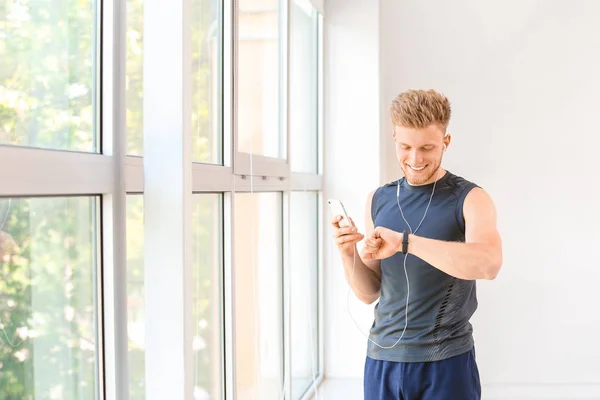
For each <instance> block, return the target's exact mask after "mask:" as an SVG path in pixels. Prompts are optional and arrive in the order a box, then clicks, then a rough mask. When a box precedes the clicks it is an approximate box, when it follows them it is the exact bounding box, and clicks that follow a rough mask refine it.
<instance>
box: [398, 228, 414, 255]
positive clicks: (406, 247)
mask: <svg viewBox="0 0 600 400" xmlns="http://www.w3.org/2000/svg"><path fill="white" fill-rule="evenodd" d="M414 238H415V235H414V234H412V233H409V232H406V233H405V232H400V245H399V246H398V253H402V254H408V253H410V252H411V249H412V246H411V245H412V242H413V240H414ZM405 242H406V243H405Z"/></svg>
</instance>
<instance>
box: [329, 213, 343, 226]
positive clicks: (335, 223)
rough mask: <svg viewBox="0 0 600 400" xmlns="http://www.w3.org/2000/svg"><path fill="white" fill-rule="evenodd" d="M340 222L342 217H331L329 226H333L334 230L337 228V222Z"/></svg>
mask: <svg viewBox="0 0 600 400" xmlns="http://www.w3.org/2000/svg"><path fill="white" fill-rule="evenodd" d="M341 220H342V216H341V215H336V216H335V217H333V219H332V220H331V225H333V227H334V228H339V227H340V225H339V222H340V221H341Z"/></svg>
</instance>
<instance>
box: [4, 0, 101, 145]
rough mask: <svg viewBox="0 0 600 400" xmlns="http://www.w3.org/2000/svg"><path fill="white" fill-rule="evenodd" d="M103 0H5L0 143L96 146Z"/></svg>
mask: <svg viewBox="0 0 600 400" xmlns="http://www.w3.org/2000/svg"><path fill="white" fill-rule="evenodd" d="M97 9H98V2H96V1H93V0H87V1H86V0H83V1H77V2H64V1H37V2H24V1H17V0H6V1H4V2H3V4H2V6H0V15H1V20H2V23H1V24H0V37H1V38H2V41H1V42H0V144H11V145H18V146H32V147H43V148H52V149H61V150H75V151H87V152H96V151H98V150H99V146H98V144H99V137H100V135H99V131H98V122H99V119H98V114H99V112H98V110H99V101H98V97H99V93H100V90H99V88H98V82H99V79H98V77H99V74H98V73H97V71H98V68H97V66H98V65H99V63H98V46H97V43H98V40H97V38H98V35H97V34H98V32H99V24H98V18H97V16H98V13H97Z"/></svg>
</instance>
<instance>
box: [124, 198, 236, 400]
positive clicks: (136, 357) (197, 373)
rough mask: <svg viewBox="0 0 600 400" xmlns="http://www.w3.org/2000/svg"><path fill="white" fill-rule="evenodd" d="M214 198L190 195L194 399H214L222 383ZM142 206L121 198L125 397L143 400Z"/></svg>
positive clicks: (218, 206) (217, 202)
mask: <svg viewBox="0 0 600 400" xmlns="http://www.w3.org/2000/svg"><path fill="white" fill-rule="evenodd" d="M221 197H222V196H221V195H220V194H197V195H194V196H193V199H194V202H193V213H192V220H193V225H192V229H193V232H192V234H193V271H194V291H193V307H192V308H193V343H192V349H193V352H194V357H193V359H194V398H195V399H219V398H221V396H222V392H223V390H222V382H223V350H224V349H223V341H222V338H223V329H222V327H221V325H222V323H223V321H222V318H221V315H222V312H223V310H222V301H221V297H222V289H221V287H222V270H223V268H222V266H223V257H222V255H223V243H222V240H223V233H222V230H223V229H222V227H223V207H222V198H221ZM143 215H144V202H143V196H141V195H129V196H127V307H128V309H127V317H128V325H127V333H128V338H129V355H128V357H129V398H130V399H132V400H135V399H140V400H141V399H145V398H146V397H145V393H146V391H145V384H144V380H145V363H144V359H145V352H146V348H145V343H144V337H145V319H144V318H145V316H144V258H143V253H144V223H143V221H144V219H143Z"/></svg>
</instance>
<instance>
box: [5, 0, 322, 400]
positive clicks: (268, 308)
mask: <svg viewBox="0 0 600 400" xmlns="http://www.w3.org/2000/svg"><path fill="white" fill-rule="evenodd" d="M294 1H295V2H294ZM159 3H160V2H156V1H145V0H126V1H123V2H110V1H100V0H78V1H76V2H74V1H71V2H64V1H56V0H48V1H25V0H6V1H5V2H3V3H2V2H0V171H4V172H5V173H4V175H2V179H1V180H2V182H1V184H0V398H1V399H7V400H12V399H15V400H16V399H42V398H43V399H66V400H69V399H81V398H85V399H96V400H103V399H108V398H110V399H113V398H121V397H126V396H127V394H128V395H129V398H130V399H132V400H137V399H139V400H141V399H144V398H145V397H147V394H148V393H153V395H155V396H159V397H161V398H169V396H171V397H178V398H180V397H184V393H193V396H194V398H195V399H215V400H217V399H221V400H224V399H225V396H226V394H227V395H228V396H231V395H234V394H235V395H236V398H239V399H246V398H261V399H262V398H267V399H270V398H282V395H283V393H285V397H286V398H291V397H292V394H293V395H294V396H293V397H295V398H299V397H300V396H306V395H308V394H310V390H311V385H312V383H313V379H320V378H322V372H321V371H322V360H321V359H320V357H321V354H322V350H321V343H320V337H321V336H322V332H321V331H320V329H322V328H321V327H320V326H319V317H320V313H319V310H320V308H319V304H318V301H319V285H318V284H319V283H320V280H319V274H320V273H321V271H320V270H319V262H320V257H319V256H320V253H319V251H318V250H319V249H320V240H321V239H320V229H321V226H320V225H319V221H320V220H319V218H320V215H319V213H318V209H319V205H318V204H319V201H320V200H319V199H320V196H321V191H322V176H320V175H319V172H320V171H319V170H320V168H319V167H318V165H317V164H318V162H319V154H320V148H319V147H320V143H321V141H320V140H321V137H320V136H321V135H322V133H321V132H322V131H321V129H320V124H321V122H322V121H321V115H322V113H321V112H320V107H321V105H322V102H321V101H320V100H319V96H321V94H320V93H321V92H320V90H321V88H322V86H321V83H322V82H321V81H320V79H319V76H320V75H319V74H320V73H321V65H320V62H321V60H322V57H320V56H319V55H318V54H317V53H318V52H319V51H321V48H320V47H319V43H320V40H321V37H320V36H319V35H320V30H319V29H318V27H317V26H316V25H317V22H316V21H319V20H320V18H321V16H320V15H318V14H317V13H316V11H315V10H314V8H313V7H312V6H310V4H309V3H306V2H304V3H303V2H301V1H300V0H291V1H284V0H238V1H235V2H227V1H220V0H191V1H189V2H179V3H177V2H176V3H173V4H170V5H169V7H164V5H161V4H159ZM182 16H183V21H184V22H185V23H186V27H183V28H184V29H182V25H181V23H182ZM188 49H189V50H191V53H189V54H188V53H187V50H188ZM290 51H292V52H293V54H292V55H291V57H288V55H289V53H290ZM122 57H125V59H124V60H123V59H122ZM292 64H293V65H292ZM121 65H122V66H123V67H120V66H121ZM290 73H291V74H293V75H294V76H295V77H297V78H295V79H297V80H298V81H299V82H300V81H304V82H305V83H306V85H302V84H296V83H297V82H290V78H291V75H290ZM288 89H291V90H292V92H293V93H290V92H289V91H288ZM178 97H181V98H178ZM290 97H291V103H288V101H290ZM123 100H124V101H123ZM144 107H151V108H150V111H148V109H146V110H145V109H144ZM290 113H291V114H292V115H293V118H295V120H294V121H295V122H294V126H293V127H291V129H288V127H290V124H289V123H288V121H290V120H289V117H290V116H289V115H288V114H290ZM290 140H291V141H290ZM288 149H291V150H288ZM288 151H289V153H290V154H288ZM288 156H289V157H288ZM301 190H304V192H299V191H301ZM291 209H293V210H294V211H293V212H290V210H291ZM290 245H292V246H293V247H290ZM290 367H291V368H290ZM184 385H187V386H186V387H184Z"/></svg>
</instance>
